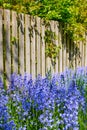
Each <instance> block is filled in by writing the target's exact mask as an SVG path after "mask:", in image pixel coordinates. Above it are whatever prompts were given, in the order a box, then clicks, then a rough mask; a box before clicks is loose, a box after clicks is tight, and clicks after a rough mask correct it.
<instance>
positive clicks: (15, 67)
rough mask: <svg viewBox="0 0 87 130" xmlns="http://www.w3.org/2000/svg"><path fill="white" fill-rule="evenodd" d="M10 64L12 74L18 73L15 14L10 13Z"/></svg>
mask: <svg viewBox="0 0 87 130" xmlns="http://www.w3.org/2000/svg"><path fill="white" fill-rule="evenodd" d="M11 43H12V58H13V59H12V63H13V72H15V73H18V35H17V13H16V12H15V11H12V37H11Z"/></svg>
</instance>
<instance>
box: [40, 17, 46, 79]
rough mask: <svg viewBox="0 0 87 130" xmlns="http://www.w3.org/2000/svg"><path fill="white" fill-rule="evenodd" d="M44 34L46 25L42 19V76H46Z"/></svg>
mask: <svg viewBox="0 0 87 130" xmlns="http://www.w3.org/2000/svg"><path fill="white" fill-rule="evenodd" d="M44 36H45V25H44V21H43V20H42V19H41V38H42V41H41V47H42V48H41V49H42V54H41V62H42V63H41V65H42V66H41V70H42V71H41V73H42V76H43V77H44V76H45V62H46V61H45V41H44Z"/></svg>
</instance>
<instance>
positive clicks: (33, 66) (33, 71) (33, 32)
mask: <svg viewBox="0 0 87 130" xmlns="http://www.w3.org/2000/svg"><path fill="white" fill-rule="evenodd" d="M35 57H36V56H35V18H34V17H33V16H31V73H32V77H33V78H35V76H36V70H35V69H36V67H35V64H36V58H35Z"/></svg>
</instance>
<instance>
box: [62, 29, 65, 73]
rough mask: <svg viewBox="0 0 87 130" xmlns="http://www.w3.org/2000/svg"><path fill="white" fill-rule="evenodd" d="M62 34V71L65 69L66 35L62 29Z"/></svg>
mask: <svg viewBox="0 0 87 130" xmlns="http://www.w3.org/2000/svg"><path fill="white" fill-rule="evenodd" d="M62 35H63V36H62V42H63V43H62V44H63V45H62V48H63V51H62V55H63V57H62V60H63V63H62V64H63V70H62V71H64V70H65V69H66V35H65V33H64V31H63V34H62Z"/></svg>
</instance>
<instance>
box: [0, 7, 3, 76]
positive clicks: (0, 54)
mask: <svg viewBox="0 0 87 130" xmlns="http://www.w3.org/2000/svg"><path fill="white" fill-rule="evenodd" d="M2 15H3V12H2V9H0V75H2V74H3V37H2V34H3V32H2Z"/></svg>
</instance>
